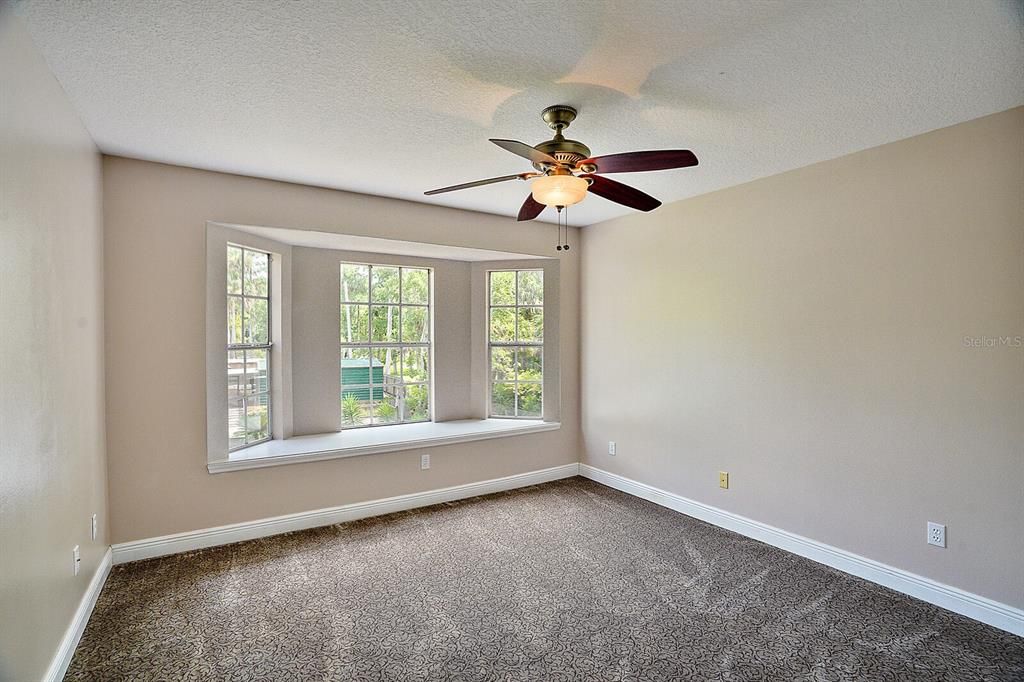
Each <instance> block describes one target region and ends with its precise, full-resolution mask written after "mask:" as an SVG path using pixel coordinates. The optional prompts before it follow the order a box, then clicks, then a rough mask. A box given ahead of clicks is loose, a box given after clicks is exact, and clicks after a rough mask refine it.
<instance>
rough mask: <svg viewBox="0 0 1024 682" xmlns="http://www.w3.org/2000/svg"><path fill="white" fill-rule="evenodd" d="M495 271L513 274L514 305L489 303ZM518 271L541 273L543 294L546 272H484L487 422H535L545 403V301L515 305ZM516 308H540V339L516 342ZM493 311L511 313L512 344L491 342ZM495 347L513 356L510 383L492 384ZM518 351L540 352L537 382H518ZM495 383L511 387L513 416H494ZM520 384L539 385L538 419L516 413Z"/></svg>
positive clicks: (526, 270) (541, 417)
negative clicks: (542, 335)
mask: <svg viewBox="0 0 1024 682" xmlns="http://www.w3.org/2000/svg"><path fill="white" fill-rule="evenodd" d="M497 272H512V273H514V275H515V293H514V297H515V303H513V304H512V305H507V304H497V305H496V304H493V303H491V278H492V277H493V276H494V274H495V273H497ZM520 272H539V273H540V274H541V278H542V283H543V284H542V287H541V291H542V292H545V289H544V287H545V286H546V283H547V276H546V273H545V271H544V268H543V267H522V268H493V269H488V270H487V273H486V274H487V278H486V297H487V300H486V305H487V314H486V318H487V333H486V339H487V419H516V420H524V419H526V420H538V419H543V418H544V402H545V400H544V378H545V375H546V366H547V365H546V363H547V353H546V352H545V347H544V346H545V338H546V337H547V329H546V325H547V305H546V300H547V297H546V296H545V297H544V300H542V301H541V304H540V305H539V306H538V305H522V304H520V303H519V273H520ZM545 293H546V292H545ZM520 308H540V309H541V313H542V315H543V316H544V323H543V324H544V325H545V326H544V327H543V329H544V337H543V338H541V340H540V341H519V309H520ZM495 309H505V310H512V317H513V320H514V328H515V334H514V337H515V340H513V341H492V340H491V311H493V310H495ZM495 348H508V349H509V350H512V351H513V352H514V353H516V355H515V359H514V360H513V367H514V368H515V377H514V378H513V379H512V380H505V381H500V382H495V381H494V368H493V366H492V364H491V358H492V356H493V353H492V350H493V349H495ZM520 348H536V349H539V350H540V358H541V359H540V362H541V378H540V379H539V380H533V379H528V380H526V381H520V380H519V356H518V350H519V349H520ZM495 383H503V384H508V383H511V384H512V386H513V391H514V392H515V399H514V403H513V408H512V409H513V412H514V413H513V414H510V415H509V414H503V415H499V414H494V384H495ZM521 383H522V384H530V385H535V386H540V415H539V416H537V415H521V414H519V384H521Z"/></svg>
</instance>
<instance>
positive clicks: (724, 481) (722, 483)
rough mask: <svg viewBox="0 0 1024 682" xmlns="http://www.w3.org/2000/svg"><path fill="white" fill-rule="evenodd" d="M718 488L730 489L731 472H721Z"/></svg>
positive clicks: (719, 473)
mask: <svg viewBox="0 0 1024 682" xmlns="http://www.w3.org/2000/svg"><path fill="white" fill-rule="evenodd" d="M718 487H719V488H728V487H729V472H728V471H719V472H718Z"/></svg>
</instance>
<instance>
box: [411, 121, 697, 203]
mask: <svg viewBox="0 0 1024 682" xmlns="http://www.w3.org/2000/svg"><path fill="white" fill-rule="evenodd" d="M576 113H577V112H576V109H574V108H573V107H570V106H568V105H565V104H556V105H555V106H551V107H548V108H547V109H545V110H544V111H542V112H541V118H542V119H544V122H545V123H547V124H548V126H549V127H550V128H551V129H552V130H554V131H555V135H554V137H552V138H551V139H550V140H547V141H545V142H541V143H540V144H537V145H534V146H533V147H531V146H530V145H528V144H526V143H525V142H517V141H516V140H499V139H492V140H491V142H493V143H494V144H496V145H498V146H499V147H501V148H502V149H505V150H507V151H510V152H512V153H513V154H517V155H519V156H522V157H523V158H525V159H529V160H530V161H531V162H532V163H533V167H534V168H536V169H537V171H536V172H532V173H517V174H514V175H502V176H500V177H496V178H487V179H486V180H476V181H474V182H465V183H462V184H461V185H452V186H451V187H441V188H440V189H432V190H430V191H429V192H424V194H427V195H432V194H441V193H443V192H454V191H455V190H458V189H468V188H470V187H479V186H481V185H490V184H493V183H496V182H505V181H506V180H532V181H533V182H532V187H531V189H532V191H531V193H530V194H529V195H528V196H527V197H526V201H525V202H523V206H522V208H520V209H519V215H518V217H517V218H516V220H533V219H534V218H536V217H537V216H539V215H540V214H541V212H542V211H543V210H544V209H545V208H546V207H548V206H553V207H555V208H556V209H558V211H559V213H561V211H562V209H563V208H565V207H566V206H572V205H573V204H578V203H579V202H581V201H583V199H584V197H586V195H587V192H588V191H589V192H592V193H594V194H596V195H598V196H599V197H604V198H605V199H608V200H609V201H614V202H615V203H617V204H622V205H623V206H628V207H630V208H635V209H637V210H639V211H653V210H654V209H656V208H658V207H659V206H661V202H660V201H658V200H657V199H655V198H654V197H652V196H650V195H649V194H645V193H644V192H641V191H640V190H638V189H636V188H634V187H630V186H629V185H624V184H622V183H621V182H616V181H615V180H611V179H609V178H606V177H603V174H604V173H635V172H638V171H655V170H665V169H668V168H686V167H688V166H696V165H697V157H696V156H694V155H693V152H691V151H690V150H688V149H662V150H657V151H646V152H626V153H623V154H609V155H606V156H591V155H590V148H589V147H587V146H586V145H585V144H583V143H582V142H577V141H576V140H567V139H565V136H563V135H562V131H563V130H564V129H565V128H567V127H568V126H569V124H570V123H572V122H573V120H575V118H576Z"/></svg>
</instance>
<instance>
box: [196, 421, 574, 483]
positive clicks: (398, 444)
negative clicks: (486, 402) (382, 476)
mask: <svg viewBox="0 0 1024 682" xmlns="http://www.w3.org/2000/svg"><path fill="white" fill-rule="evenodd" d="M561 426H562V425H561V424H560V423H559V422H543V421H540V420H533V419H530V420H524V419H464V420H459V421H450V422H424V423H422V424H397V425H395V426H379V427H374V428H367V429H351V430H349V431H341V432H339V433H325V434H318V435H315V436H299V437H297V438H289V439H288V440H272V441H268V442H266V443H260V444H259V445H253V446H252V447H248V448H245V449H244V450H239V451H237V452H232V453H231V454H230V455H229V456H228V459H225V460H218V461H211V462H209V463H208V464H207V465H206V468H207V469H209V471H210V473H211V474H219V473H223V472H225V471H239V470H241V469H259V468H261V467H273V466H281V465H283V464H298V463H300V462H317V461H320V460H324V459H337V458H340V457H359V456H361V455H375V454H378V453H382V452H396V451H398V450H412V449H416V448H430V447H436V446H438V445H451V444H453V443H468V442H470V441H474V440H486V439H489V438H507V437H509V436H521V435H523V434H527V433H539V432H541V431H554V430H556V429H559V428H561Z"/></svg>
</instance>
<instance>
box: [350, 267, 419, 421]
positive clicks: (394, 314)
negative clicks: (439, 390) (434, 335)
mask: <svg viewBox="0 0 1024 682" xmlns="http://www.w3.org/2000/svg"><path fill="white" fill-rule="evenodd" d="M430 361H431V356H430V270H428V269H426V268H406V267H396V266H385V265H365V264H359V263H342V264H341V424H342V427H343V428H358V427H363V426H383V425H386V424H403V423H410V422H423V421H429V420H430V414H431V413H430Z"/></svg>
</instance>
